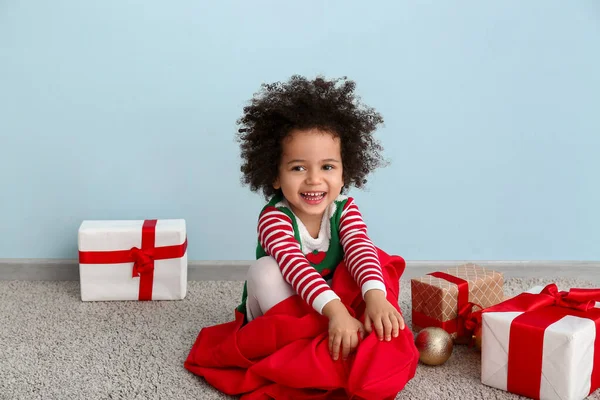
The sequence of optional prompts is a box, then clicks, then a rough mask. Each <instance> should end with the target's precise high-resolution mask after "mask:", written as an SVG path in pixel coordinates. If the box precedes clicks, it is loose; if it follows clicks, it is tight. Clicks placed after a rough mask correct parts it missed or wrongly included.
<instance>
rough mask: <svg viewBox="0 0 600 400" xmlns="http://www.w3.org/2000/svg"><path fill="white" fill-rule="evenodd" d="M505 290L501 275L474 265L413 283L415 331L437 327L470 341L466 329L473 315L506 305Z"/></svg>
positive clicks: (418, 279) (440, 273) (437, 273)
mask: <svg viewBox="0 0 600 400" xmlns="http://www.w3.org/2000/svg"><path fill="white" fill-rule="evenodd" d="M503 286H504V276H503V275H502V274H501V273H500V272H497V271H493V270H491V269H486V268H483V267H480V266H478V265H476V264H472V263H469V264H464V265H460V266H458V267H453V268H449V269H447V270H446V271H443V272H442V271H440V272H433V273H430V274H427V275H425V276H422V277H419V278H414V279H411V292H412V294H411V296H412V324H413V330H414V331H415V332H419V331H420V330H421V329H423V328H426V327H429V326H435V327H439V328H442V329H444V330H446V331H447V332H448V333H450V334H451V335H452V337H453V338H454V339H465V340H470V339H471V335H472V333H470V332H468V331H467V330H466V328H465V326H464V323H465V321H466V320H467V319H468V318H469V317H470V312H471V311H473V312H474V311H478V310H479V307H481V308H487V307H491V306H493V305H496V304H498V303H500V302H502V301H504V289H503Z"/></svg>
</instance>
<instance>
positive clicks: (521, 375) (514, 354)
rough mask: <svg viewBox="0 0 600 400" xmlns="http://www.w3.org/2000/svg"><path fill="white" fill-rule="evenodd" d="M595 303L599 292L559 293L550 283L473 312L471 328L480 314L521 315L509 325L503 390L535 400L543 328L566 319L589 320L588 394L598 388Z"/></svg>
mask: <svg viewBox="0 0 600 400" xmlns="http://www.w3.org/2000/svg"><path fill="white" fill-rule="evenodd" d="M596 301H600V289H571V290H570V291H568V292H564V291H562V292H561V291H559V290H558V288H557V287H556V285H555V284H550V285H547V286H546V287H545V288H544V289H543V290H542V291H541V292H540V293H539V294H534V293H521V294H519V295H518V296H515V297H513V298H512V299H509V300H506V301H504V302H502V303H500V304H497V305H495V306H492V307H489V308H486V309H485V310H482V311H478V312H476V313H474V315H473V318H472V320H471V321H470V322H471V323H472V324H473V325H476V324H478V323H480V322H481V318H482V314H484V313H488V312H490V313H493V312H521V314H520V315H518V316H517V317H515V318H514V319H513V320H512V323H511V325H510V331H509V335H510V338H509V341H508V376H507V382H506V383H507V385H506V389H507V390H508V391H509V392H512V393H516V394H520V395H523V396H527V397H530V398H533V399H539V398H540V388H541V380H542V363H543V351H544V334H545V331H546V329H547V328H548V327H549V326H550V325H552V324H554V323H555V322H557V321H559V320H561V319H562V318H564V317H566V316H575V317H579V318H584V319H589V320H591V321H593V322H594V324H595V327H596V336H595V339H594V345H593V349H594V350H593V351H594V355H593V369H592V371H591V377H590V393H592V392H593V391H595V390H596V389H597V388H598V387H600V308H595V307H594V305H595V302H596ZM484 340H485V339H484ZM565 379H569V378H568V377H565Z"/></svg>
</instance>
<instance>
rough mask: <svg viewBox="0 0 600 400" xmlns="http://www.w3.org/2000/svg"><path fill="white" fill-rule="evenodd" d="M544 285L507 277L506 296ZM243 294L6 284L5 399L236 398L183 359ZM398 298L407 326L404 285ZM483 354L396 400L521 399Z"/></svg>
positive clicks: (218, 286) (467, 351)
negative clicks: (155, 298)
mask: <svg viewBox="0 0 600 400" xmlns="http://www.w3.org/2000/svg"><path fill="white" fill-rule="evenodd" d="M556 282H557V284H558V285H559V287H561V288H562V287H573V286H575V287H590V286H592V284H591V283H590V282H586V281H577V280H574V279H560V280H556ZM546 283H549V281H548V280H544V279H514V278H513V279H508V280H507V282H506V284H505V293H506V295H514V294H517V293H519V292H521V291H522V290H524V289H526V288H529V287H531V286H535V285H543V284H546ZM241 290H242V283H241V282H190V283H189V287H188V296H187V298H186V299H185V300H183V301H175V302H145V303H137V302H106V303H83V302H81V301H80V298H79V284H78V283H77V282H51V281H45V282H41V281H37V282H36V281H28V282H24V281H0V399H2V400H9V399H10V400H13V399H128V400H129V399H173V400H175V399H231V398H232V397H230V396H225V395H222V394H220V393H219V392H217V391H216V390H215V389H213V388H211V387H210V386H208V385H207V384H206V383H204V382H203V380H202V379H200V378H198V377H196V376H195V375H192V374H191V373H189V372H188V371H187V370H185V369H184V368H183V362H184V360H185V358H186V356H187V354H188V352H189V350H190V348H191V346H192V344H193V342H194V340H195V338H196V336H197V334H198V331H199V330H200V329H201V328H202V327H204V326H209V325H214V324H218V323H222V322H227V321H230V320H231V319H232V317H233V308H234V307H235V306H236V305H237V302H238V300H239V298H240V294H241ZM400 302H401V307H402V310H403V311H404V313H405V314H406V317H407V323H408V324H410V284H408V282H407V281H404V280H403V281H402V294H401V301H400ZM479 357H480V355H479V353H477V352H476V351H474V349H471V348H467V347H465V346H456V347H455V350H454V353H453V355H452V357H451V358H450V360H448V362H447V363H446V364H444V365H442V366H438V367H428V366H424V365H419V368H418V369H417V374H416V377H415V378H414V379H413V380H412V381H410V382H409V383H408V385H407V386H406V388H405V390H404V391H403V392H402V393H401V394H400V396H399V397H398V398H402V399H458V398H461V399H518V398H521V397H519V396H515V395H511V394H508V393H505V392H503V391H500V390H497V389H493V388H490V387H487V386H484V385H482V384H481V382H480V380H479V377H480V373H479V367H480V358H479ZM590 398H595V399H600V394H599V393H598V392H596V393H595V394H594V395H593V396H591V397H590Z"/></svg>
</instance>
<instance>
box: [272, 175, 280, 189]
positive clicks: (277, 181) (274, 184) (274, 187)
mask: <svg viewBox="0 0 600 400" xmlns="http://www.w3.org/2000/svg"><path fill="white" fill-rule="evenodd" d="M273 189H275V190H279V189H281V185H280V184H279V177H277V178H275V180H274V181H273Z"/></svg>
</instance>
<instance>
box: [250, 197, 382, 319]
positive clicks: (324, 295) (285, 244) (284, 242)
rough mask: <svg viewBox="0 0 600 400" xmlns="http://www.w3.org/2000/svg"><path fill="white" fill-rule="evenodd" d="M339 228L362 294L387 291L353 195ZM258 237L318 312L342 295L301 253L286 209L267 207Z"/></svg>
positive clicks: (260, 223) (345, 253) (287, 280)
mask: <svg viewBox="0 0 600 400" xmlns="http://www.w3.org/2000/svg"><path fill="white" fill-rule="evenodd" d="M298 222H299V223H300V221H298ZM339 229H340V231H339V237H340V242H341V245H342V248H343V250H344V260H345V262H346V267H347V268H348V271H349V272H350V274H351V275H352V277H353V278H354V280H355V281H356V282H357V284H358V286H359V287H360V288H361V292H362V294H363V296H364V294H365V293H366V292H367V291H368V290H371V289H380V290H382V291H383V292H384V293H385V292H386V289H385V284H384V281H383V274H382V270H381V264H380V262H379V258H378V257H377V250H376V248H375V246H374V245H373V242H371V240H370V239H369V237H368V236H367V226H366V225H365V223H364V221H363V218H362V215H361V214H360V211H359V210H358V207H357V206H356V203H355V202H354V199H352V198H351V197H349V198H348V201H347V202H346V203H345V205H344V209H343V211H342V214H341V217H340V222H339ZM258 239H259V242H260V244H261V246H262V248H263V249H264V250H265V252H266V253H267V254H268V255H269V256H271V257H273V258H274V259H275V260H276V261H277V264H279V268H280V269H281V273H282V274H283V278H284V279H285V280H286V282H288V283H289V284H290V285H291V286H292V287H293V288H294V290H295V291H296V293H298V294H299V295H300V297H302V299H304V301H306V302H307V303H308V304H309V305H310V306H311V307H313V308H314V309H315V310H316V311H317V312H318V313H322V311H323V307H325V304H327V303H329V302H330V301H331V300H334V299H339V297H338V295H337V294H335V292H334V291H333V290H331V288H330V287H329V285H328V284H327V282H325V279H323V277H322V276H321V275H320V274H319V273H318V272H317V270H316V269H315V268H314V267H312V266H311V265H310V263H309V262H308V260H307V259H306V256H305V255H304V254H303V253H302V247H301V245H300V243H298V241H297V240H296V238H295V237H294V228H293V225H292V221H291V219H290V218H289V217H288V216H287V215H286V214H285V213H284V212H282V211H280V210H278V209H277V208H276V207H267V208H265V210H264V211H263V213H262V214H261V215H260V218H259V220H258Z"/></svg>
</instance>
